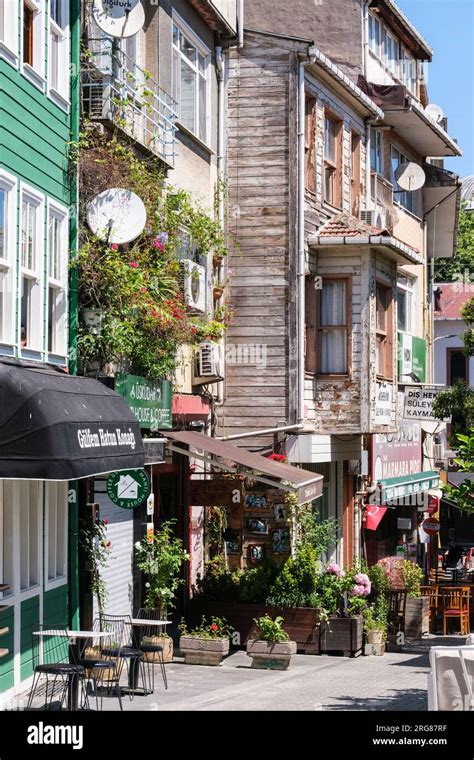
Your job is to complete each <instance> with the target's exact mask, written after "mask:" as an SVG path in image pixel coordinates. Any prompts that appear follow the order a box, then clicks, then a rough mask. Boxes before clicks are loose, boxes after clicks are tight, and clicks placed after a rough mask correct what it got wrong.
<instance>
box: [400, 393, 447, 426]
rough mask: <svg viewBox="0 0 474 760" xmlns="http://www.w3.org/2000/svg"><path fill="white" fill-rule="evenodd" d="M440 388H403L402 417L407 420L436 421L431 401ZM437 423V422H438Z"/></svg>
mask: <svg viewBox="0 0 474 760" xmlns="http://www.w3.org/2000/svg"><path fill="white" fill-rule="evenodd" d="M441 390H442V388H433V387H430V386H425V387H423V388H408V387H407V388H405V404H404V409H403V416H404V418H405V419H408V420H438V418H437V417H435V416H434V414H433V401H434V400H435V398H436V397H437V395H438V393H441ZM438 421H439V420H438Z"/></svg>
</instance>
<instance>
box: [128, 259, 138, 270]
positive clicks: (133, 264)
mask: <svg viewBox="0 0 474 760" xmlns="http://www.w3.org/2000/svg"><path fill="white" fill-rule="evenodd" d="M130 266H131V267H132V268H133V269H137V268H138V264H137V262H136V261H131V262H130Z"/></svg>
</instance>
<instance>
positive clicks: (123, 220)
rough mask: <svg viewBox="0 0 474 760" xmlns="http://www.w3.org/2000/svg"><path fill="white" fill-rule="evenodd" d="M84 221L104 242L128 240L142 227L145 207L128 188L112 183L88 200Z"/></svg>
mask: <svg viewBox="0 0 474 760" xmlns="http://www.w3.org/2000/svg"><path fill="white" fill-rule="evenodd" d="M87 223H88V225H89V227H90V228H91V230H92V232H93V233H94V234H95V235H97V237H99V238H101V239H102V240H107V242H108V243H129V242H130V240H134V239H135V238H136V237H138V235H139V234H140V233H141V231H142V230H143V228H144V226H145V224H146V209H145V206H144V205H143V201H142V200H141V199H140V198H139V197H138V195H135V193H132V191H131V190H124V189H123V188H120V187H112V188H111V189H110V190H104V192H103V193H100V194H99V195H97V196H96V197H95V198H94V200H92V201H91V202H90V203H89V204H88V206H87Z"/></svg>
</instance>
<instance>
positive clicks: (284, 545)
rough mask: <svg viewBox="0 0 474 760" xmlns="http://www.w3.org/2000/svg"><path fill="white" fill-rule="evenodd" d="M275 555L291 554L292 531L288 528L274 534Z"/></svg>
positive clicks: (280, 529) (273, 546)
mask: <svg viewBox="0 0 474 760" xmlns="http://www.w3.org/2000/svg"><path fill="white" fill-rule="evenodd" d="M272 549H273V554H289V552H290V531H289V529H288V528H279V529H278V530H274V531H273V534H272Z"/></svg>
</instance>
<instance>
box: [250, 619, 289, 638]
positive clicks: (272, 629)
mask: <svg viewBox="0 0 474 760" xmlns="http://www.w3.org/2000/svg"><path fill="white" fill-rule="evenodd" d="M254 622H255V624H256V625H257V628H258V633H257V639H258V640H259V641H288V639H289V636H288V634H287V632H286V631H284V630H283V628H282V625H283V623H284V619H283V618H282V617H281V615H278V616H277V617H276V618H275V619H273V618H271V617H270V615H263V616H262V617H259V618H254Z"/></svg>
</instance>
